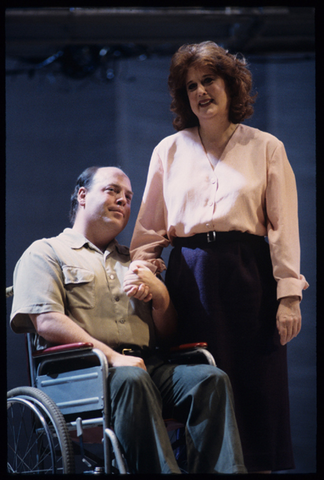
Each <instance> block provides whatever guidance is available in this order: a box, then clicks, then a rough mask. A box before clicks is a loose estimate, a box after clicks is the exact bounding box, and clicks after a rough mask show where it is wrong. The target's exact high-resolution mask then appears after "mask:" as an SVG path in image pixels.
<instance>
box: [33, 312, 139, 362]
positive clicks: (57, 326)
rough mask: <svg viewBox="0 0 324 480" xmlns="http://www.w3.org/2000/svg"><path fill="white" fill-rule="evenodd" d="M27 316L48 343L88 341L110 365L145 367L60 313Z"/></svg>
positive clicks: (136, 359) (60, 343) (137, 359)
mask: <svg viewBox="0 0 324 480" xmlns="http://www.w3.org/2000/svg"><path fill="white" fill-rule="evenodd" d="M29 316H30V319H31V321H32V322H33V325H34V327H35V330H36V331H37V333H38V334H39V335H40V336H41V337H43V338H44V339H45V340H47V341H48V342H50V343H54V344H56V345H63V344H66V343H75V342H85V343H87V342H90V343H92V344H93V346H94V348H97V349H98V350H101V351H102V352H103V353H104V355H105V356H106V358H107V361H108V364H109V365H110V366H116V367H117V366H134V367H139V368H143V369H144V370H145V369H146V368H145V365H144V362H143V361H142V359H141V358H137V357H131V356H125V355H121V354H119V353H118V352H116V351H115V350H113V349H112V348H110V347H109V346H108V345H106V344H105V343H103V342H100V340H97V339H96V338H94V337H92V336H91V335H89V334H88V333H87V332H86V331H85V330H84V329H83V328H81V327H80V326H79V325H77V324H76V323H75V322H74V321H73V320H71V319H70V318H69V317H68V316H66V315H64V314H62V313H59V312H48V313H43V314H39V315H29Z"/></svg>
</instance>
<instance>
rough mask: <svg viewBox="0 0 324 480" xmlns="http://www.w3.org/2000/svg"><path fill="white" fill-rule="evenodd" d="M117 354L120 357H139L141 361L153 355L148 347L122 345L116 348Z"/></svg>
mask: <svg viewBox="0 0 324 480" xmlns="http://www.w3.org/2000/svg"><path fill="white" fill-rule="evenodd" d="M116 351H117V352H118V353H121V354H122V355H131V356H132V357H140V358H142V359H143V360H145V359H146V358H148V357H150V356H152V355H153V353H152V350H151V349H150V348H148V347H143V348H140V347H138V346H137V345H123V346H121V347H119V348H116Z"/></svg>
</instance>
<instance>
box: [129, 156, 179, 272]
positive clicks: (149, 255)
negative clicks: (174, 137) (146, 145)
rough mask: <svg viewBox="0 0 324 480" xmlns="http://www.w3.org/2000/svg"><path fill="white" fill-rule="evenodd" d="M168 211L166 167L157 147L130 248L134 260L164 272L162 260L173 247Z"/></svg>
mask: <svg viewBox="0 0 324 480" xmlns="http://www.w3.org/2000/svg"><path fill="white" fill-rule="evenodd" d="M166 215H167V214H166V208H165V202H164V198H163V166H162V162H161V159H160V157H159V155H158V153H157V149H156V148H155V149H154V151H153V154H152V158H151V162H150V166H149V170H148V175H147V181H146V186H145V189H144V194H143V199H142V203H141V207H140V210H139V213H138V216H137V220H136V223H135V228H134V233H133V237H132V240H131V245H130V255H131V259H132V260H144V261H147V262H149V265H150V266H152V263H153V264H155V265H156V266H157V269H158V270H159V271H163V270H165V268H166V267H165V264H164V262H163V260H162V259H161V258H159V257H160V255H161V252H162V250H163V248H165V247H167V246H168V245H169V244H170V241H169V239H168V237H167V223H166Z"/></svg>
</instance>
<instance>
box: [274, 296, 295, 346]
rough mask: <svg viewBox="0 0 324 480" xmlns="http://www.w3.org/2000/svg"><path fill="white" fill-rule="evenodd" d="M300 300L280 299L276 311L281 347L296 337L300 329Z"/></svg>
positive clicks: (293, 298)
mask: <svg viewBox="0 0 324 480" xmlns="http://www.w3.org/2000/svg"><path fill="white" fill-rule="evenodd" d="M299 304H300V299H299V297H297V296H292V297H284V298H281V299H280V304H279V307H278V311H277V328H278V332H279V335H280V343H281V345H286V344H287V343H288V342H290V340H292V339H293V338H295V337H297V335H298V334H299V332H300V329H301V312H300V306H299Z"/></svg>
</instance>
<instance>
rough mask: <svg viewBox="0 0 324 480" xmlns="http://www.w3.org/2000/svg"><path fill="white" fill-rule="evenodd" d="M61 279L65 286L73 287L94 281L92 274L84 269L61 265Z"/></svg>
mask: <svg viewBox="0 0 324 480" xmlns="http://www.w3.org/2000/svg"><path fill="white" fill-rule="evenodd" d="M63 277H64V284H65V285H71V284H73V285H75V284H79V283H89V282H92V281H93V279H94V273H93V272H91V271H90V270H86V269H85V268H80V267H70V266H68V265H63Z"/></svg>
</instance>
